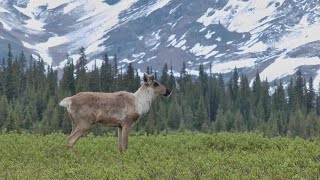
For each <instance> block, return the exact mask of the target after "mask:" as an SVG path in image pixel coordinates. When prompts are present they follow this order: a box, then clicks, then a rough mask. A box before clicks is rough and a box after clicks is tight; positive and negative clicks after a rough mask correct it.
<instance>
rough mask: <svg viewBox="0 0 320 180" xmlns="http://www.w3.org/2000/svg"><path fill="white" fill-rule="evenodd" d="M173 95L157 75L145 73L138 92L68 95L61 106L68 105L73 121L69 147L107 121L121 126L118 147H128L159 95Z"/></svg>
mask: <svg viewBox="0 0 320 180" xmlns="http://www.w3.org/2000/svg"><path fill="white" fill-rule="evenodd" d="M170 95H171V91H170V90H169V89H167V88H166V87H165V86H163V85H162V84H160V83H159V82H158V81H156V80H155V79H154V75H152V74H151V75H148V74H144V76H143V84H142V86H141V87H140V88H139V89H138V90H137V91H136V92H135V93H130V92H126V91H120V92H115V93H103V92H81V93H78V94H76V95H74V96H71V97H66V98H64V99H63V100H62V101H61V102H60V103H59V105H60V106H63V107H66V108H67V111H68V114H69V117H70V119H71V122H72V131H71V134H70V136H69V138H68V145H69V147H73V145H74V144H75V143H76V142H77V140H78V139H79V138H80V137H81V136H82V135H83V134H84V133H85V132H86V130H88V129H89V128H90V127H91V126H92V125H94V124H103V125H107V126H112V127H118V148H119V150H120V151H124V150H126V149H127V147H128V134H129V130H130V128H131V127H132V126H133V125H134V124H135V123H136V122H137V121H138V119H139V118H140V117H141V116H142V115H144V114H146V113H147V112H148V111H149V109H150V107H151V103H152V101H153V100H154V99H155V98H156V97H158V96H166V97H167V96H170Z"/></svg>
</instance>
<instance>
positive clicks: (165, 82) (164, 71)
mask: <svg viewBox="0 0 320 180" xmlns="http://www.w3.org/2000/svg"><path fill="white" fill-rule="evenodd" d="M160 83H161V84H163V85H164V86H168V84H169V77H168V65H167V63H165V64H164V66H163V68H162V73H161V78H160Z"/></svg>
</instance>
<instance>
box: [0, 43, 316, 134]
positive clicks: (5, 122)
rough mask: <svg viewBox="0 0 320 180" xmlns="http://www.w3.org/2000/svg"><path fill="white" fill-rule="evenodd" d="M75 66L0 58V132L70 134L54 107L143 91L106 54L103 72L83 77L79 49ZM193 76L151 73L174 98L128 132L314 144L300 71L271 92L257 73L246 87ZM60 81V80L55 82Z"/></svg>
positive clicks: (307, 88)
mask: <svg viewBox="0 0 320 180" xmlns="http://www.w3.org/2000/svg"><path fill="white" fill-rule="evenodd" d="M79 55H80V58H79V59H72V58H70V57H68V56H66V58H67V60H68V62H67V63H66V65H65V67H64V68H63V70H62V71H61V72H62V73H58V71H57V70H56V69H54V68H53V67H51V66H47V65H46V64H45V63H44V61H43V60H42V59H41V57H32V56H30V57H26V56H25V54H24V52H23V51H21V53H20V54H13V53H12V52H11V48H10V45H9V46H8V54H5V55H4V54H1V55H0V57H1V61H0V130H1V132H10V131H14V132H17V133H22V132H26V133H32V134H33V133H35V134H44V135H46V134H50V133H53V132H62V133H66V134H68V133H70V131H71V124H70V120H69V117H68V114H67V112H66V110H65V109H64V108H62V107H60V106H59V105H58V104H59V102H60V101H61V100H62V99H63V98H64V97H66V96H71V95H74V94H76V93H78V92H83V91H96V92H97V91H101V92H115V91H129V92H134V91H136V90H137V89H138V88H139V87H140V85H141V79H140V77H139V75H138V71H137V70H136V69H135V67H133V66H132V65H131V64H129V65H128V66H127V67H125V68H123V69H122V68H120V69H119V68H117V67H118V64H117V57H116V55H114V57H113V58H109V56H108V54H107V53H106V54H105V55H104V57H101V59H103V60H104V62H103V64H102V66H101V67H97V66H96V65H95V66H94V67H93V68H92V70H90V71H88V70H87V68H88V67H86V64H87V58H86V54H85V49H84V48H83V47H82V48H80V49H79ZM198 70H199V75H198V76H197V77H194V76H191V75H190V74H188V72H187V70H186V65H185V64H184V62H182V61H181V71H180V76H179V77H176V76H174V75H173V72H172V67H170V65H167V64H165V65H164V66H163V68H162V72H156V71H153V70H152V67H149V68H147V69H145V70H141V71H143V72H146V73H153V74H154V75H155V77H156V79H157V80H158V81H160V82H161V83H162V84H163V85H165V86H167V87H168V88H170V89H172V90H173V94H172V96H171V97H170V98H160V99H158V100H156V101H155V102H154V103H153V104H152V107H151V109H150V111H149V112H148V113H147V114H146V115H145V116H144V117H142V118H140V120H139V122H138V123H137V124H136V125H135V126H134V129H133V132H134V133H138V134H139V133H140V134H158V133H163V132H170V131H173V132H175V131H178V132H181V131H195V132H204V133H215V132H224V131H227V132H246V131H254V132H261V133H263V134H265V135H267V136H271V137H273V136H279V135H280V136H288V137H296V136H300V137H302V138H304V139H315V138H319V136H320V122H319V121H320V118H319V116H320V94H319V93H318V92H319V91H318V90H315V89H314V86H313V79H312V77H309V78H308V79H305V78H304V77H303V76H302V73H303V72H301V70H298V71H297V73H296V75H295V78H292V79H291V81H290V82H289V83H286V84H284V83H282V82H281V81H276V82H272V84H270V83H269V82H268V81H267V79H260V77H259V73H258V72H257V73H256V76H255V79H254V80H253V83H252V85H251V86H250V82H249V80H248V78H247V76H246V74H242V73H240V72H239V71H238V70H237V68H236V67H235V68H234V70H233V72H232V76H231V77H230V78H224V76H223V75H222V74H217V73H215V72H210V73H208V72H206V71H205V69H204V66H203V65H199V69H198ZM58 74H60V75H58ZM91 131H92V133H93V134H96V135H103V134H106V133H113V132H115V131H116V128H107V127H103V126H96V127H94V128H92V129H91Z"/></svg>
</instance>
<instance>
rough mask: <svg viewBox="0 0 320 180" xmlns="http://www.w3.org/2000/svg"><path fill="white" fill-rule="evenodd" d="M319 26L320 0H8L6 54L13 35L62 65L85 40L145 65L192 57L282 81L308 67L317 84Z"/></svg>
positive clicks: (3, 32) (2, 48)
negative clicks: (61, 0)
mask: <svg viewBox="0 0 320 180" xmlns="http://www.w3.org/2000/svg"><path fill="white" fill-rule="evenodd" d="M319 32H320V0H310V1H298V0H266V1H263V2H262V1H256V0H216V1H212V0H202V1H193V0H185V1H179V0H105V1H100V0H67V1H63V2H60V1H50V0H41V1H39V0H13V1H9V0H2V1H1V0H0V40H1V43H0V56H1V57H5V56H6V54H7V44H8V43H10V44H11V45H12V48H13V52H14V53H16V54H17V53H19V52H20V51H21V49H22V50H24V51H25V53H26V54H27V55H33V56H34V57H35V56H37V55H40V56H41V57H42V58H43V59H44V60H45V62H47V63H48V64H52V65H53V66H56V67H57V68H59V67H63V65H64V63H65V62H66V61H64V60H65V59H66V54H67V53H68V54H69V55H71V57H73V58H74V59H75V60H76V59H77V58H78V55H77V54H78V49H79V47H80V46H84V47H85V48H86V53H87V57H88V59H89V60H94V59H95V60H97V61H100V59H102V58H103V54H104V53H105V52H107V53H108V54H109V55H112V56H113V55H114V54H116V55H117V58H118V60H119V66H123V67H124V68H125V67H126V66H127V64H128V63H132V64H133V65H134V67H135V68H138V69H140V70H141V71H144V70H145V69H146V68H147V66H149V67H152V68H153V69H154V70H157V71H160V70H161V68H162V66H163V65H164V63H168V64H169V65H172V67H173V70H174V72H176V73H177V74H178V72H179V71H180V70H181V67H182V63H183V62H185V63H186V65H187V68H188V70H189V73H191V74H194V75H197V69H198V67H199V65H200V64H204V66H205V69H206V70H207V71H208V72H210V70H209V69H210V68H211V72H212V73H223V74H225V75H226V76H228V75H229V74H230V73H231V72H232V70H233V69H234V68H235V67H237V68H238V69H239V70H240V71H241V72H243V73H246V74H248V76H249V79H252V78H253V76H254V74H255V73H256V72H257V71H258V72H260V73H261V76H262V77H261V78H264V79H265V78H268V80H269V81H274V80H278V79H284V80H286V79H289V78H290V77H291V76H292V75H294V73H295V72H296V70H297V69H299V68H300V69H303V70H305V71H306V73H305V74H304V76H313V77H314V79H315V82H314V84H315V85H317V84H319V82H320V76H319V77H318V74H319V73H320V71H319V68H320V58H319V56H320V53H319V52H320V36H319ZM210 65H211V67H210Z"/></svg>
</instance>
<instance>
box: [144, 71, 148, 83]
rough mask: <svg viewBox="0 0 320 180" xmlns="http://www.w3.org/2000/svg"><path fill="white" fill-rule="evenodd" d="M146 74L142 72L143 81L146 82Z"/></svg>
mask: <svg viewBox="0 0 320 180" xmlns="http://www.w3.org/2000/svg"><path fill="white" fill-rule="evenodd" d="M148 79H149V78H148V74H146V73H143V81H144V82H145V83H146V82H148Z"/></svg>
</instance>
